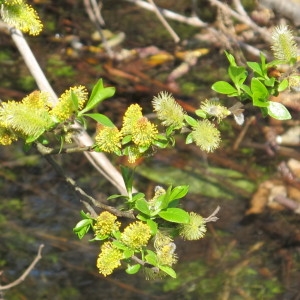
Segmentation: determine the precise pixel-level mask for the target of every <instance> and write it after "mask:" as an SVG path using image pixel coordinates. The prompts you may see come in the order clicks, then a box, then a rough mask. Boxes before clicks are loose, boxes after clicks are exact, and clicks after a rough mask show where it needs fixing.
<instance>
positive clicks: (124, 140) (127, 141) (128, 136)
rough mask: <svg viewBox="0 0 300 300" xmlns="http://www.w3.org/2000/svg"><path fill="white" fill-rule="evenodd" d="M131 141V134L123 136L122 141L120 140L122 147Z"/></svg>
mask: <svg viewBox="0 0 300 300" xmlns="http://www.w3.org/2000/svg"><path fill="white" fill-rule="evenodd" d="M131 140H132V135H131V134H129V135H126V136H124V137H123V139H122V145H125V144H127V143H129V142H131Z"/></svg>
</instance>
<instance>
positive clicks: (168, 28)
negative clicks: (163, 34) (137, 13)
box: [147, 0, 180, 43]
mask: <svg viewBox="0 0 300 300" xmlns="http://www.w3.org/2000/svg"><path fill="white" fill-rule="evenodd" d="M147 1H148V2H149V3H150V4H151V5H152V6H153V8H154V13H155V14H156V16H157V17H158V19H159V20H160V21H161V23H162V24H163V26H165V28H166V29H167V30H168V32H169V33H170V35H171V36H172V38H173V39H174V42H175V43H178V42H179V41H180V38H179V36H178V35H177V33H176V32H175V31H174V30H173V28H172V27H171V26H170V25H169V23H168V22H167V21H166V19H165V18H164V17H163V15H162V14H161V13H160V11H159V9H158V8H157V6H156V4H155V3H154V1H153V0H147Z"/></svg>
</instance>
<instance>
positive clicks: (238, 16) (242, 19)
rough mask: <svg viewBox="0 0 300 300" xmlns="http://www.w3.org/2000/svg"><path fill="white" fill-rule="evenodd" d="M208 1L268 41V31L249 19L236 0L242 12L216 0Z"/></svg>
mask: <svg viewBox="0 0 300 300" xmlns="http://www.w3.org/2000/svg"><path fill="white" fill-rule="evenodd" d="M209 2H210V3H211V5H214V6H216V7H218V8H220V9H221V10H222V11H223V12H224V13H225V14H227V15H231V16H232V17H234V18H235V19H237V20H238V21H240V22H241V23H244V24H247V25H248V26H249V27H251V28H252V29H253V30H254V31H256V32H258V33H259V34H260V35H261V37H262V38H263V39H264V40H265V41H266V42H268V43H270V41H271V35H270V34H269V33H268V31H267V30H266V29H265V28H261V27H259V26H258V25H257V24H256V23H255V22H253V21H252V20H251V18H250V17H249V16H248V15H247V13H246V12H245V11H244V10H242V9H241V6H242V5H241V4H240V5H238V3H237V2H236V5H237V6H238V9H239V10H240V11H242V13H238V12H236V11H235V10H233V9H231V8H230V7H229V6H228V5H227V4H225V3H222V2H220V1H218V0H209Z"/></svg>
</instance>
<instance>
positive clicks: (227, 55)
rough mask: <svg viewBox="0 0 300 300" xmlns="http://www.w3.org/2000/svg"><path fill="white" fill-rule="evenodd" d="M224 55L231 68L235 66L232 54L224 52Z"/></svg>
mask: <svg viewBox="0 0 300 300" xmlns="http://www.w3.org/2000/svg"><path fill="white" fill-rule="evenodd" d="M225 55H226V57H227V59H228V61H229V63H230V65H231V66H236V62H235V58H234V56H233V55H232V54H230V53H228V52H227V51H225Z"/></svg>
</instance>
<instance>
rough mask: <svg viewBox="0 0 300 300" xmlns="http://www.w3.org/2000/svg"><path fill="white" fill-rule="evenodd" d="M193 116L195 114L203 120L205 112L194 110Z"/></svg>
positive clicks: (205, 115)
mask: <svg viewBox="0 0 300 300" xmlns="http://www.w3.org/2000/svg"><path fill="white" fill-rule="evenodd" d="M195 114H196V115H197V116H198V117H200V118H203V119H206V117H207V114H206V112H205V111H204V110H202V109H196V110H195ZM190 125H191V124H190Z"/></svg>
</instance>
